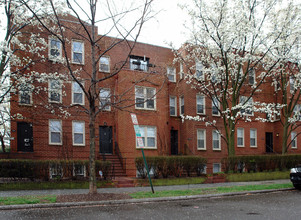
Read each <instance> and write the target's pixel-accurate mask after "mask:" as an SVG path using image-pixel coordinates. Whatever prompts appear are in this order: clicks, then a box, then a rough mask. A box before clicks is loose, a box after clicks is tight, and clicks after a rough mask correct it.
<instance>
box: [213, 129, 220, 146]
mask: <svg viewBox="0 0 301 220" xmlns="http://www.w3.org/2000/svg"><path fill="white" fill-rule="evenodd" d="M214 132H216V133H217V134H218V148H214V143H213V141H214V139H213V137H214V135H213V133H214ZM212 150H214V151H220V150H221V134H220V133H219V132H218V130H213V131H212Z"/></svg>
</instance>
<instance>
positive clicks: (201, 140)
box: [197, 129, 206, 150]
mask: <svg viewBox="0 0 301 220" xmlns="http://www.w3.org/2000/svg"><path fill="white" fill-rule="evenodd" d="M197 140H198V143H197V146H198V150H206V130H204V129H198V130H197Z"/></svg>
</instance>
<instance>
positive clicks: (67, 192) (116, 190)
mask: <svg viewBox="0 0 301 220" xmlns="http://www.w3.org/2000/svg"><path fill="white" fill-rule="evenodd" d="M277 183H279V184H282V183H290V180H289V179H283V180H267V181H252V182H227V183H210V184H188V185H174V186H155V187H154V190H155V192H156V191H164V190H185V189H200V188H210V187H219V186H243V185H263V184H277ZM97 191H98V193H132V192H141V191H144V192H146V191H151V188H150V187H149V186H148V187H125V188H99V189H97ZM88 192H89V190H88V189H63V190H58V189H56V190H19V191H1V190H0V197H15V196H26V195H70V194H86V193H88Z"/></svg>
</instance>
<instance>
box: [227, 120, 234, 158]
mask: <svg viewBox="0 0 301 220" xmlns="http://www.w3.org/2000/svg"><path fill="white" fill-rule="evenodd" d="M228 156H235V125H234V122H233V121H231V122H230V125H229V137H228Z"/></svg>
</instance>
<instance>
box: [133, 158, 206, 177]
mask: <svg viewBox="0 0 301 220" xmlns="http://www.w3.org/2000/svg"><path fill="white" fill-rule="evenodd" d="M146 161H147V164H148V166H149V167H151V169H152V171H153V174H154V177H155V178H158V177H160V176H162V177H163V178H167V177H168V176H169V175H171V176H174V177H180V176H182V175H183V173H184V171H185V173H186V175H187V176H191V175H192V173H194V174H196V175H198V176H200V175H201V173H202V172H203V170H204V167H205V165H206V159H205V158H202V157H197V156H155V157H146ZM135 164H136V168H137V171H138V173H139V176H140V177H141V178H145V177H146V175H147V173H146V169H145V166H144V161H143V158H142V157H137V158H136V159H135Z"/></svg>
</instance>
